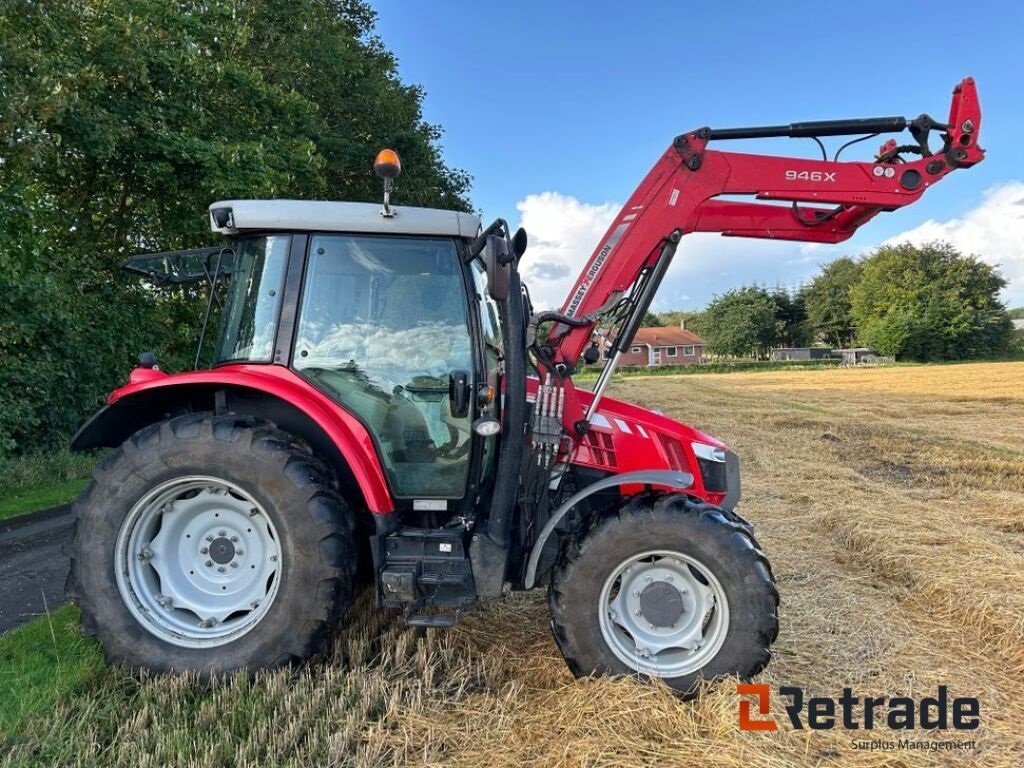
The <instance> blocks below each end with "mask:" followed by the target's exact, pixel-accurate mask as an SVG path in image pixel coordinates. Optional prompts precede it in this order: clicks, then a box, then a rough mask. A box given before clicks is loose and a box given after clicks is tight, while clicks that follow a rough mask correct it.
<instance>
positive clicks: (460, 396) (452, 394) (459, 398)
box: [448, 371, 469, 419]
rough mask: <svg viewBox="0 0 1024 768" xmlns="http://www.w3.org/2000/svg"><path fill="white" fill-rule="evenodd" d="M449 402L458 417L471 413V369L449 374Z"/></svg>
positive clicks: (454, 414) (453, 412)
mask: <svg viewBox="0 0 1024 768" xmlns="http://www.w3.org/2000/svg"><path fill="white" fill-rule="evenodd" d="M448 404H449V406H450V407H451V410H452V416H454V417H455V418H457V419H458V418H462V417H464V416H467V415H468V414H469V371H452V372H451V373H450V374H448Z"/></svg>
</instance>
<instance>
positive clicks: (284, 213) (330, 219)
mask: <svg viewBox="0 0 1024 768" xmlns="http://www.w3.org/2000/svg"><path fill="white" fill-rule="evenodd" d="M391 212H392V214H393V215H391V216H385V215H383V214H382V211H381V206H380V205H379V204H377V203H336V202H328V201H323V200H223V201H220V202H216V203H214V204H213V205H211V206H210V227H211V228H212V229H213V231H214V232H220V233H221V234H223V235H238V234H241V233H243V232H251V231H266V230H278V231H281V230H291V231H294V230H301V231H327V232H367V233H373V234H388V235H442V236H449V237H464V238H475V237H476V236H477V235H478V234H479V233H480V217H479V216H474V215H473V214H470V213H463V212H462V211H445V210H440V209H437V208H411V207H407V206H392V207H391Z"/></svg>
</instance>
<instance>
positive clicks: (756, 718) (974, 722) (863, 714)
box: [736, 683, 981, 731]
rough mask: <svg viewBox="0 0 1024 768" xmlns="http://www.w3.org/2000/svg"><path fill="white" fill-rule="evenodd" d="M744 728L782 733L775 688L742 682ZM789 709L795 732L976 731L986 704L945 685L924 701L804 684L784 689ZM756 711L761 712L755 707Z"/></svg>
mask: <svg viewBox="0 0 1024 768" xmlns="http://www.w3.org/2000/svg"><path fill="white" fill-rule="evenodd" d="M736 693H737V694H739V696H740V697H741V698H740V700H739V710H738V716H739V727H740V730H741V731H776V730H778V729H779V724H778V723H777V722H776V720H775V718H774V717H773V716H772V715H771V689H770V688H769V686H767V685H765V684H749V683H740V684H738V685H737V686H736ZM778 693H779V695H780V696H781V697H783V699H784V704H783V708H784V709H785V711H786V715H787V716H788V719H789V724H790V726H792V727H793V728H794V729H795V730H802V729H804V728H809V729H811V730H814V731H822V730H831V729H833V728H844V729H846V730H851V731H855V730H861V729H863V730H866V731H870V730H873V729H874V728H888V729H890V730H893V731H910V730H914V729H921V730H924V731H934V730H944V729H949V728H952V729H953V730H957V731H972V730H974V729H975V728H977V727H978V725H979V724H980V722H981V704H980V703H979V701H978V699H977V698H975V697H973V696H962V697H957V698H953V699H950V696H949V690H948V688H947V686H945V685H940V686H939V687H938V690H937V692H936V694H935V695H934V696H925V697H923V698H921V699H915V698H911V697H909V696H892V697H887V696H864V697H860V696H854V695H853V689H852V688H844V689H843V693H842V695H841V696H839V697H838V698H832V697H829V696H811V697H807V696H805V694H804V690H803V688H798V687H796V686H792V685H783V686H780V687H779V690H778ZM755 710H756V711H755Z"/></svg>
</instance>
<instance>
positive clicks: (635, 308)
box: [69, 78, 984, 693]
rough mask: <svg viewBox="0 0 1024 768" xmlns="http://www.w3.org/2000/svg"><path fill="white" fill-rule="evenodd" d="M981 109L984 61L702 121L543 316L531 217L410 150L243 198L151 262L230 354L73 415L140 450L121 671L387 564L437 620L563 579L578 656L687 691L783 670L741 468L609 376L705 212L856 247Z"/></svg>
mask: <svg viewBox="0 0 1024 768" xmlns="http://www.w3.org/2000/svg"><path fill="white" fill-rule="evenodd" d="M980 123H981V115H980V110H979V105H978V99H977V95H976V92H975V86H974V82H973V81H972V80H971V79H969V78H968V79H966V80H964V81H963V82H961V83H960V84H959V85H958V86H957V87H956V89H955V90H954V92H953V102H952V108H951V110H950V115H949V119H948V121H947V122H946V123H938V122H936V121H934V120H933V119H931V118H929V117H928V116H927V115H922V116H921V117H918V118H916V119H913V120H908V119H906V118H903V117H886V118H871V119H858V120H839V121H826V122H812V123H798V124H792V125H786V126H769V127H759V128H740V129H727V130H718V129H708V128H702V129H700V130H696V131H692V132H690V133H686V134H682V135H680V136H678V137H677V138H676V139H675V140H674V141H673V142H672V145H671V146H670V147H669V148H668V150H667V151H666V152H665V153H664V155H663V156H662V157H661V159H660V160H658V162H657V164H656V165H655V166H654V168H653V169H652V170H651V172H650V173H649V174H648V175H647V177H646V178H645V179H644V180H643V182H642V183H641V184H640V186H639V187H638V188H637V190H636V191H635V192H634V193H633V195H632V197H630V199H629V201H628V202H627V203H626V205H625V206H624V207H623V209H622V211H621V212H620V213H619V214H618V216H617V217H616V219H615V221H614V222H613V224H612V225H611V227H610V229H609V231H608V233H607V234H606V235H605V236H604V238H603V240H602V241H601V242H600V244H599V245H598V247H597V249H596V250H595V252H594V254H593V256H592V257H591V259H590V261H589V263H588V264H587V266H586V269H585V270H584V271H583V273H582V274H581V275H580V277H579V279H578V280H577V282H576V285H575V287H574V288H573V290H572V292H571V293H570V295H569V297H568V299H567V300H566V302H565V305H564V306H563V307H562V309H561V311H558V312H534V311H533V308H532V306H531V304H530V300H529V294H528V293H527V292H526V289H525V287H524V286H523V285H522V284H521V283H520V278H519V273H518V270H517V265H518V263H519V259H520V257H521V256H522V255H523V252H524V250H525V248H526V235H525V233H524V232H523V231H522V230H519V231H518V232H516V233H514V234H513V233H512V232H511V231H510V229H509V227H508V225H507V224H506V223H505V222H504V221H502V220H498V221H496V222H495V223H493V224H491V225H490V226H488V227H487V228H486V229H483V230H482V231H481V228H480V222H479V220H478V219H477V217H475V216H472V215H469V214H466V213H461V212H457V211H443V210H429V209H419V208H405V207H393V206H392V205H391V202H390V200H389V197H390V192H391V187H392V183H393V180H394V178H395V177H396V176H397V175H398V173H399V170H400V166H399V161H398V156H397V155H396V154H395V153H394V152H391V151H390V150H385V151H383V152H382V153H381V154H380V155H379V156H378V161H377V164H376V169H377V172H378V174H379V175H381V176H382V178H383V179H384V180H385V182H384V184H385V200H384V206H383V209H382V208H381V207H380V206H377V205H374V204H368V203H334V202H301V201H290V200H268V201H249V200H231V201H224V202H218V203H214V204H213V205H212V206H211V207H210V221H211V225H212V228H213V230H215V231H216V232H219V233H221V234H223V235H226V236H227V237H228V238H229V243H228V244H226V245H223V246H220V247H216V248H208V249H202V250H197V251H186V252H176V253H171V254H154V255H147V256H141V257H136V258H134V259H132V260H131V261H130V262H129V263H128V264H127V265H126V266H127V267H128V268H129V269H130V270H133V271H135V272H139V273H141V274H143V275H145V276H146V277H147V279H148V280H149V281H150V282H151V283H153V284H160V283H162V282H166V281H170V282H185V281H190V280H200V281H206V282H207V283H208V284H209V288H210V304H209V305H208V306H207V318H209V316H210V314H211V309H212V308H213V307H219V311H220V331H219V334H218V336H217V338H216V341H215V344H213V350H212V354H213V359H214V362H213V365H212V366H211V367H209V368H207V369H203V370H195V371H192V372H189V373H181V374H175V375H168V374H166V373H163V372H161V371H160V370H158V368H157V366H156V365H155V358H154V356H153V355H152V354H148V353H147V354H144V355H142V356H141V357H140V364H139V367H137V368H136V369H135V370H134V371H133V372H132V373H131V376H130V377H129V381H128V384H127V385H126V386H124V387H122V388H120V389H118V390H116V391H115V392H113V393H112V394H111V395H110V397H109V399H108V402H107V405H106V406H105V407H104V408H103V409H102V410H101V411H99V412H98V413H97V414H95V415H94V416H93V417H92V418H91V419H89V421H88V422H87V423H86V424H85V425H84V426H83V427H82V428H81V430H80V431H79V432H78V434H77V435H76V436H75V438H74V441H73V447H74V448H75V449H83V450H84V449H91V448H97V447H101V446H109V447H112V448H115V449H116V450H114V451H113V452H111V453H110V454H109V455H108V457H107V458H106V459H105V460H104V461H103V463H102V464H101V465H100V466H99V468H98V469H97V470H96V473H95V479H94V481H93V483H92V484H91V485H90V487H89V488H88V489H87V490H86V491H85V492H84V493H83V494H82V496H81V497H80V498H79V499H78V500H77V502H76V503H75V505H74V515H75V517H76V519H77V527H76V533H75V537H74V543H73V559H72V568H71V576H70V582H69V583H70V588H69V592H70V594H71V595H72V597H73V598H74V599H75V600H77V602H78V604H79V606H80V607H81V610H82V626H83V630H84V631H85V632H86V633H88V634H93V635H96V636H97V637H98V638H99V640H100V642H101V643H102V645H103V647H104V648H105V650H106V654H107V658H108V659H109V661H111V662H113V663H119V664H124V665H127V666H130V667H144V668H149V669H153V670H158V671H185V670H195V671H198V672H199V673H200V674H201V675H203V676H208V675H210V674H212V673H220V672H227V671H230V670H235V669H240V668H247V669H254V668H261V667H264V668H265V667H275V666H279V665H283V664H287V663H291V662H295V661H299V660H302V659H305V658H307V657H309V656H310V655H311V654H313V653H315V652H316V651H317V650H318V649H319V648H321V647H322V646H323V644H324V642H325V640H326V638H327V637H328V635H329V633H330V632H331V631H332V629H333V628H334V627H335V625H336V624H337V622H338V620H339V619H340V618H341V617H342V616H343V615H344V613H345V611H346V609H347V608H348V607H349V605H350V603H351V599H352V595H353V590H354V587H355V585H356V583H357V582H358V581H359V580H360V579H365V580H369V581H372V583H373V585H374V589H375V590H376V599H377V603H378V605H379V606H383V607H391V608H401V609H403V611H404V614H405V619H406V621H408V622H409V623H410V624H413V625H418V626H427V627H444V626H450V625H452V624H453V623H454V622H455V620H456V618H457V616H458V614H459V613H460V612H461V611H467V610H470V609H472V608H473V606H474V605H475V603H476V602H477V599H478V598H479V597H482V596H496V595H499V594H501V592H502V591H503V589H504V588H506V587H509V586H510V587H511V588H512V589H516V590H519V589H530V588H533V587H535V586H538V585H542V584H543V585H546V586H547V587H548V594H549V605H550V610H551V618H552V627H553V629H554V636H555V639H556V641H557V643H558V645H559V647H560V648H561V650H562V653H563V654H564V656H565V659H566V661H567V662H568V664H569V666H570V668H571V669H572V671H573V672H574V673H575V674H577V675H588V674H591V673H601V674H613V675H618V674H637V673H638V674H641V675H644V676H648V677H657V678H662V679H664V680H665V681H666V682H667V683H668V684H669V685H670V686H672V687H673V688H675V689H677V690H678V691H680V692H682V693H687V692H690V691H692V690H693V688H694V686H695V684H696V683H697V682H698V681H699V680H701V679H711V678H715V677H718V676H721V675H726V674H737V675H740V676H742V677H747V676H750V675H753V674H755V673H756V672H758V671H759V670H760V669H761V668H762V667H764V665H765V664H766V663H767V662H768V660H769V658H770V652H769V647H770V645H771V643H772V642H773V641H774V640H775V637H776V635H777V633H778V615H777V606H778V594H777V591H776V587H775V582H774V580H773V577H772V572H771V568H770V567H769V564H768V560H767V558H766V557H765V555H764V553H763V552H762V551H761V548H760V547H759V546H758V543H757V541H756V540H755V538H754V535H753V533H752V529H751V525H750V523H749V522H747V521H746V520H745V519H744V518H743V517H741V516H740V514H739V513H738V512H737V502H738V501H739V499H740V472H739V463H738V460H737V458H736V456H735V455H734V454H733V453H732V452H731V451H730V450H729V448H728V447H727V446H726V445H725V444H724V443H722V442H721V441H719V440H718V439H716V438H714V437H711V436H710V435H707V434H704V433H703V432H700V431H698V430H697V429H695V428H693V427H690V426H687V425H685V424H680V423H679V422H677V421H674V420H672V419H669V418H667V417H665V416H662V415H660V414H659V413H656V412H652V411H649V410H646V409H644V408H640V407H637V406H635V405H631V404H629V403H625V402H621V401H619V400H615V399H613V398H610V397H607V396H605V390H606V388H607V386H608V383H609V381H610V379H611V376H612V372H613V371H614V370H615V366H616V362H617V361H618V360H619V357H620V355H621V354H622V353H623V351H624V350H628V349H629V346H630V342H631V341H632V339H633V336H634V334H635V332H636V330H637V328H638V326H639V325H640V321H641V318H643V316H644V314H645V312H646V311H647V309H648V307H649V306H650V303H651V300H652V298H653V297H654V294H655V291H656V290H657V288H658V285H659V284H660V283H661V281H662V278H663V277H664V275H665V273H666V271H667V269H668V267H669V264H670V262H671V261H672V257H673V256H674V255H675V252H676V247H677V245H678V243H679V240H680V238H681V237H682V236H683V235H685V234H687V233H689V232H698V231H700V232H720V233H722V234H724V235H733V236H741V237H759V238H776V239H786V240H800V241H812V242H821V243H837V242H840V241H843V240H845V239H846V238H848V237H850V235H852V234H853V233H854V231H856V229H857V228H858V227H859V226H860V225H861V224H864V223H865V222H867V221H868V220H869V219H871V218H872V217H874V216H875V215H876V214H877V213H880V212H882V211H891V210H895V209H897V208H900V207H902V206H905V205H908V204H910V203H912V202H914V201H915V200H917V199H918V198H920V197H921V195H922V194H923V193H924V191H925V190H926V189H927V188H928V187H929V186H931V185H932V184H935V183H937V182H938V181H940V180H941V179H942V178H944V177H945V176H946V175H947V174H949V173H951V172H952V171H954V170H956V169H958V168H965V167H969V166H971V165H974V164H975V163H977V162H979V161H981V160H982V159H983V157H984V152H983V150H982V149H981V148H980V147H979V146H978V129H979V127H980ZM905 129H909V131H910V133H911V135H912V138H913V141H912V142H911V143H909V144H906V145H899V144H897V143H896V142H895V141H889V142H888V143H886V144H885V145H883V147H882V149H881V151H880V153H879V154H878V156H877V157H876V158H875V159H874V160H873V161H871V162H852V161H845V162H841V161H839V159H838V154H839V153H838V152H837V153H836V157H835V158H833V159H832V160H829V159H828V158H827V157H826V158H823V159H821V160H811V159H800V158H787V157H771V156H762V155H749V154H736V153H732V152H724V151H719V150H716V149H709V148H708V145H709V143H711V142H719V141H723V140H732V139H748V138H758V137H773V136H791V137H810V138H815V139H817V138H818V137H822V136H840V135H853V134H861V133H867V134H878V133H897V132H901V131H903V130H905ZM933 131H934V132H937V133H938V134H939V137H940V139H941V141H942V146H941V147H940V148H938V149H936V150H934V151H933V150H932V148H931V147H930V146H929V141H928V139H929V135H930V134H931V133H932V132H933ZM818 143H819V144H820V141H819V142H818ZM851 143H852V142H851ZM823 149H824V148H823ZM840 151H841V150H840ZM737 195H745V196H753V197H754V198H756V199H758V200H761V201H768V202H750V201H737V200H735V199H733V198H732V196H737ZM780 202H781V203H782V204H780ZM545 331H546V333H545ZM204 335H205V323H204ZM602 340H609V341H610V346H609V347H608V349H607V350H602V349H601V346H600V345H601V344H603V343H605V342H603V341H602ZM200 349H204V345H203V343H202V340H201V341H200ZM602 357H604V358H605V361H604V369H603V371H602V372H601V374H600V378H599V379H598V381H597V384H596V386H595V388H594V390H593V392H588V391H584V390H581V389H578V388H577V387H576V385H575V384H574V382H573V375H574V374H575V373H576V371H577V370H578V369H579V367H580V366H581V365H583V364H595V363H597V362H598V361H599V359H600V358H602ZM198 361H199V358H198V356H197V366H196V367H197V368H198Z"/></svg>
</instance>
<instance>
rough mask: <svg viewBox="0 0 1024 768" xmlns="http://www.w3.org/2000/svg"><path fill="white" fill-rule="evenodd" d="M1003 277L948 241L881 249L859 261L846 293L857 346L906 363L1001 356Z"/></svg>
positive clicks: (1007, 329) (1005, 339)
mask: <svg viewBox="0 0 1024 768" xmlns="http://www.w3.org/2000/svg"><path fill="white" fill-rule="evenodd" d="M1005 285H1006V281H1005V280H1004V279H1003V278H1002V276H1001V275H1000V274H999V272H998V271H997V270H996V269H995V268H994V267H992V266H990V265H988V264H985V263H984V262H982V261H980V260H979V259H978V258H976V257H974V256H964V255H962V254H961V253H960V252H959V251H957V250H956V249H955V248H954V247H953V246H952V245H950V244H949V243H941V242H934V243H928V244H926V245H922V246H915V245H911V244H909V243H902V244H900V245H893V246H882V247H880V248H878V249H876V250H875V251H874V252H873V253H872V254H871V255H870V256H868V257H867V258H866V259H865V260H864V262H863V273H862V275H861V279H860V280H859V281H858V282H857V283H856V285H854V286H853V288H852V290H851V292H850V297H851V307H852V316H853V319H854V322H855V323H856V325H857V327H858V329H859V331H858V336H859V339H860V341H861V343H863V344H865V345H866V346H870V347H873V348H875V349H877V350H878V351H879V352H881V353H882V354H887V355H899V356H901V357H905V358H910V359H912V360H921V361H927V360H957V359H965V358H975V357H985V356H990V355H995V354H1002V353H1005V352H1006V351H1007V350H1008V349H1009V345H1010V341H1011V332H1012V323H1011V321H1010V318H1009V316H1008V315H1007V312H1006V308H1005V307H1004V306H1003V304H1002V303H1001V302H1000V300H999V291H1000V290H1001V289H1002V288H1003V287H1004V286H1005Z"/></svg>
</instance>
